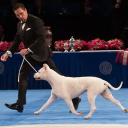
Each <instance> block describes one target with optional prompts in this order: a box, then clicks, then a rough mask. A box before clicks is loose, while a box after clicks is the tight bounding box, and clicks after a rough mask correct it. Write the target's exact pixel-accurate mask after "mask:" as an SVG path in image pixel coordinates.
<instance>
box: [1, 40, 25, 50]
mask: <svg viewBox="0 0 128 128" xmlns="http://www.w3.org/2000/svg"><path fill="white" fill-rule="evenodd" d="M12 44H13V43H12V42H7V41H1V42H0V51H1V52H5V51H6V50H7V49H9V48H10V47H11V46H12ZM23 48H25V47H24V44H23V42H21V43H20V45H19V47H18V51H20V50H21V49H23Z"/></svg>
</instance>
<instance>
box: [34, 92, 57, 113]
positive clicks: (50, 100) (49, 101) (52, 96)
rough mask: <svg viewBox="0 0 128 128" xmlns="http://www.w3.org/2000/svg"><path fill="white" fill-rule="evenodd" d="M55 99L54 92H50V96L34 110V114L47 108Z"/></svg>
mask: <svg viewBox="0 0 128 128" xmlns="http://www.w3.org/2000/svg"><path fill="white" fill-rule="evenodd" d="M56 99H57V97H56V96H55V95H54V94H52V93H51V96H50V97H49V99H48V100H47V101H46V103H44V104H43V105H42V107H41V108H40V109H39V110H37V111H35V112H34V114H35V115H39V114H40V113H41V112H42V111H44V110H45V109H47V108H48V107H49V106H50V105H51V104H52V103H53V102H54V101H55V100H56Z"/></svg>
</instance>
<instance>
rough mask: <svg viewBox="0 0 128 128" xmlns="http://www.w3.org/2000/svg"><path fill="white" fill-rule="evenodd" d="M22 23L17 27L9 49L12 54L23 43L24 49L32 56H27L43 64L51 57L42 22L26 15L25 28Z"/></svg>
mask: <svg viewBox="0 0 128 128" xmlns="http://www.w3.org/2000/svg"><path fill="white" fill-rule="evenodd" d="M22 25H23V23H21V22H19V23H18V25H17V33H16V36H15V38H14V44H13V45H12V47H11V48H10V49H9V50H10V51H11V52H12V53H14V52H16V50H17V49H18V46H19V44H20V42H23V43H24V45H25V47H26V48H30V50H31V51H33V54H29V55H30V56H31V57H32V58H33V59H34V60H36V61H40V62H44V61H46V60H47V59H48V58H49V56H50V55H51V52H50V48H49V47H48V44H47V43H46V42H45V37H46V33H45V28H44V23H43V21H42V20H41V19H40V18H38V17H36V16H33V15H30V14H29V15H28V19H27V21H26V22H25V27H24V29H22Z"/></svg>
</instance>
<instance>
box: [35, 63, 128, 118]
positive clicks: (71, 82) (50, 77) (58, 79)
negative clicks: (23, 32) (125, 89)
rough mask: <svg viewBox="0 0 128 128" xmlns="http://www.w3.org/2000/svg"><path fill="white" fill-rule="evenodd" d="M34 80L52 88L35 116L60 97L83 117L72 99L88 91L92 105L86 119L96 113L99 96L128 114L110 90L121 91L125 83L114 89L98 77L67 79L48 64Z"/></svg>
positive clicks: (36, 74)
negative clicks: (46, 83) (44, 82)
mask: <svg viewBox="0 0 128 128" xmlns="http://www.w3.org/2000/svg"><path fill="white" fill-rule="evenodd" d="M34 78H35V79H37V80H46V81H47V82H48V83H49V84H50V85H51V88H52V91H51V96H50V97H49V99H48V101H47V102H46V103H45V104H44V105H42V107H41V108H40V109H39V110H37V111H35V112H34V114H40V113H41V112H42V111H44V110H45V109H47V107H48V106H49V105H50V104H51V103H53V102H54V101H55V100H56V99H57V97H59V98H62V99H63V100H64V101H65V102H66V103H67V105H68V106H69V108H70V110H71V112H72V113H74V114H76V115H81V114H82V113H80V112H77V111H76V110H75V109H74V106H73V103H72V99H73V98H75V97H78V96H80V95H81V94H82V93H84V92H85V91H87V97H88V102H89V104H90V112H89V113H88V114H87V115H86V116H85V117H84V118H85V119H89V118H91V117H92V115H93V113H94V112H95V111H96V105H95V99H96V97H97V95H99V94H101V95H102V96H103V97H104V98H106V99H108V100H110V101H111V102H112V103H114V104H116V105H117V106H118V107H119V108H120V109H121V110H122V111H124V112H128V109H126V108H124V107H123V106H122V105H121V103H120V102H119V101H118V100H117V99H115V98H114V97H113V96H112V93H111V92H110V90H109V88H111V89H113V90H119V89H120V88H121V86H122V84H123V82H121V84H120V86H119V87H118V88H114V87H113V86H112V85H110V84H109V83H108V82H107V81H105V80H103V79H100V78H98V77H90V76H89V77H66V76H62V75H60V74H58V73H56V72H55V71H54V70H52V69H50V68H49V66H48V65H47V64H44V65H43V67H42V68H41V69H40V70H39V71H38V72H37V73H35V74H34Z"/></svg>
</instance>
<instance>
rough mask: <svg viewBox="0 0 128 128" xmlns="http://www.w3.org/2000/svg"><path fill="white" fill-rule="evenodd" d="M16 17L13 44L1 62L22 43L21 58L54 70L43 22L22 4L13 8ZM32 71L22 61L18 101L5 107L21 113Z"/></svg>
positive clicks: (76, 104)
mask: <svg viewBox="0 0 128 128" xmlns="http://www.w3.org/2000/svg"><path fill="white" fill-rule="evenodd" d="M13 11H14V13H15V15H16V17H17V18H18V19H19V20H20V21H19V23H18V25H17V33H16V36H15V38H14V43H13V45H12V46H11V48H9V49H8V50H7V51H6V52H5V53H4V54H3V55H2V56H1V60H2V61H7V59H8V58H9V57H12V55H13V54H14V53H15V52H16V50H17V48H18V46H19V44H20V42H21V41H22V42H24V45H25V48H24V49H22V50H21V51H20V54H21V55H22V56H25V57H26V59H27V60H28V61H29V62H30V63H31V64H32V65H33V66H34V65H35V64H39V65H40V66H42V65H43V63H47V64H48V65H49V66H50V67H51V68H52V69H54V70H56V71H57V69H56V66H55V64H54V63H53V61H52V60H51V51H50V48H49V47H48V44H47V43H46V42H45V27H44V23H43V21H42V20H41V19H40V18H38V17H36V16H33V15H31V14H29V13H28V12H27V9H26V7H25V6H24V5H23V4H22V3H17V4H16V5H14V7H13ZM30 70H32V69H31V67H30V66H29V64H28V63H27V62H26V61H24V63H23V65H22V67H21V70H20V76H19V89H18V100H17V102H16V103H14V104H5V106H6V107H8V108H10V109H13V110H17V111H18V112H23V109H24V105H25V104H26V91H27V78H28V74H29V71H30ZM79 102H80V99H79V98H78V97H77V98H75V99H73V104H74V107H75V108H76V109H77V107H78V104H79Z"/></svg>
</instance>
